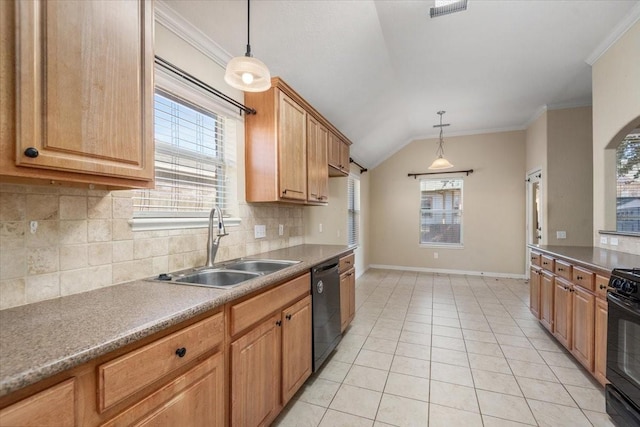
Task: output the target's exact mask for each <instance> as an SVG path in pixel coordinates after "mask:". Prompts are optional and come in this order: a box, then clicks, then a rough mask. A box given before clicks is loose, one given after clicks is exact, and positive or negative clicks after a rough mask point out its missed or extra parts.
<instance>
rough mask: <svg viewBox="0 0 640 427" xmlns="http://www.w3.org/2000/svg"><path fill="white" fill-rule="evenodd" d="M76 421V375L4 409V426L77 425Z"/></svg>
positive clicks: (0, 419)
mask: <svg viewBox="0 0 640 427" xmlns="http://www.w3.org/2000/svg"><path fill="white" fill-rule="evenodd" d="M76 425H77V421H76V408H75V379H73V378H72V379H69V380H67V381H65V382H63V383H60V384H58V385H55V386H53V387H50V388H48V389H46V390H44V391H41V392H40V393H37V394H35V395H33V396H31V397H28V398H26V399H24V400H21V401H19V402H17V403H14V404H13V405H11V406H8V407H6V408H4V409H3V410H2V411H0V426H12V427H23V426H24V427H28V426H41V427H48V426H50V427H73V426H76Z"/></svg>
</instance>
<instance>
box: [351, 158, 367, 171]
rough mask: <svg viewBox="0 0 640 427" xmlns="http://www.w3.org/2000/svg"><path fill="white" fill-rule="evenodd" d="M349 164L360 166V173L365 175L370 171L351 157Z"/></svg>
mask: <svg viewBox="0 0 640 427" xmlns="http://www.w3.org/2000/svg"><path fill="white" fill-rule="evenodd" d="M349 163H353V164H354V165H356V166H358V167H359V168H360V173H365V172H366V171H368V169H367V168H365V167H363V166H362V165H361V164H360V163H358V162H356V161H355V160H353V158H351V157H349Z"/></svg>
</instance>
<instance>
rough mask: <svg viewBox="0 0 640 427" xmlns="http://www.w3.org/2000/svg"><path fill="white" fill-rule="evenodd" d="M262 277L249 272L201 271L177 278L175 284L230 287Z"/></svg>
mask: <svg viewBox="0 0 640 427" xmlns="http://www.w3.org/2000/svg"><path fill="white" fill-rule="evenodd" d="M258 276H260V274H258V273H250V272H247V271H229V270H200V271H197V272H195V273H191V274H185V275H184V276H177V277H175V278H174V279H173V281H174V282H179V283H191V284H194V285H200V286H209V287H216V288H217V287H223V288H224V287H229V286H233V285H237V284H239V283H242V282H245V281H247V280H250V279H254V278H256V277H258Z"/></svg>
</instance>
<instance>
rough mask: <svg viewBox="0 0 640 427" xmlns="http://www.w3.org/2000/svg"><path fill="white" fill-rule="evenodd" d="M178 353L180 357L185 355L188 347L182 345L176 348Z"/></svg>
mask: <svg viewBox="0 0 640 427" xmlns="http://www.w3.org/2000/svg"><path fill="white" fill-rule="evenodd" d="M176 354H177V355H178V357H184V356H185V354H187V349H186V348H184V347H180V348H179V349H177V350H176Z"/></svg>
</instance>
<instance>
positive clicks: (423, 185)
mask: <svg viewBox="0 0 640 427" xmlns="http://www.w3.org/2000/svg"><path fill="white" fill-rule="evenodd" d="M462 181H463V180H462V178H454V179H441V178H437V179H422V180H420V244H423V245H434V246H440V245H446V246H460V245H462Z"/></svg>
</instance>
